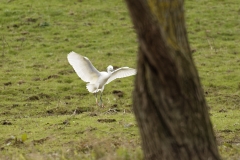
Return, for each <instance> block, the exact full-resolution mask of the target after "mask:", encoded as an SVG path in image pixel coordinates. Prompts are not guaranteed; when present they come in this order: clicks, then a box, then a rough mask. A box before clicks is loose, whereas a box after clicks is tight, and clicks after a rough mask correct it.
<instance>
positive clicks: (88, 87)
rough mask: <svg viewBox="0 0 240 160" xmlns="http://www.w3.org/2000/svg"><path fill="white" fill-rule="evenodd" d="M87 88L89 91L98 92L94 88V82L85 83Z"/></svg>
mask: <svg viewBox="0 0 240 160" xmlns="http://www.w3.org/2000/svg"><path fill="white" fill-rule="evenodd" d="M87 90H88V91H89V92H91V93H96V92H98V89H97V88H96V85H95V84H91V83H88V84H87Z"/></svg>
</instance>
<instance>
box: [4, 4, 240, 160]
mask: <svg viewBox="0 0 240 160" xmlns="http://www.w3.org/2000/svg"><path fill="white" fill-rule="evenodd" d="M239 4H240V3H239V2H238V0H228V1H226V0H221V1H220V0H201V1H193V0H186V1H185V13H186V25H187V31H188V37H189V42H190V45H191V48H192V54H193V57H194V61H195V64H196V66H197V68H198V71H199V75H200V78H201V82H202V86H203V89H204V91H205V96H206V99H207V102H208V105H209V112H210V115H211V120H212V123H213V128H214V131H215V135H216V138H217V142H218V147H219V151H220V153H221V155H222V157H223V159H239V158H240V154H239V153H240V143H239V142H240V136H239V135H240V119H239V117H240V110H239V109H240V96H239V95H240V69H239V65H240V38H239V37H240V30H239V28H240V23H239V19H240V8H239V6H240V5H239ZM0 40H1V42H0V48H1V50H0V75H1V79H0V99H1V102H0V125H1V131H0V133H1V134H0V159H36V158H37V159H100V158H102V159H123V160H127V159H129V160H130V159H142V152H141V142H140V137H139V133H138V126H137V123H136V121H135V118H134V115H133V112H132V100H131V96H132V90H133V85H134V84H133V79H134V77H128V78H125V79H121V80H115V81H113V82H111V83H110V84H108V85H107V86H106V87H105V91H104V94H103V101H104V105H105V108H99V107H97V106H96V104H95V98H94V96H93V95H92V94H90V93H88V91H87V89H86V84H85V83H84V82H83V81H81V80H80V79H79V78H78V77H77V75H76V74H75V73H74V71H73V69H72V67H71V66H70V65H69V64H68V62H67V58H66V57H67V54H68V53H69V52H71V51H75V52H77V53H80V54H82V55H84V56H86V57H88V58H89V59H90V60H91V61H92V63H93V64H94V66H96V68H97V69H99V70H100V71H103V70H106V68H107V66H108V65H110V64H111V65H113V66H114V67H121V66H128V67H132V68H135V66H136V56H137V54H136V53H137V40H136V35H135V32H134V29H133V25H132V24H131V21H130V17H129V15H128V11H127V8H126V6H125V4H124V2H123V1H116V0H110V1H108V2H107V3H106V2H105V1H103V0H88V1H86V0H71V1H66V2H65V1H59V0H48V1H31V0H21V1H20V0H2V1H1V3H0ZM75 110H76V112H75V114H74V111H75Z"/></svg>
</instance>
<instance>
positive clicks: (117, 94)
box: [112, 90, 123, 97]
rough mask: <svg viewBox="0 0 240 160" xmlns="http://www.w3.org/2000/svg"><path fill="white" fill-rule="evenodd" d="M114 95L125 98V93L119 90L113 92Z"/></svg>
mask: <svg viewBox="0 0 240 160" xmlns="http://www.w3.org/2000/svg"><path fill="white" fill-rule="evenodd" d="M112 93H113V94H114V95H116V96H118V97H123V92H122V91H119V90H113V91H112Z"/></svg>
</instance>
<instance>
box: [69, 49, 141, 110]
mask: <svg viewBox="0 0 240 160" xmlns="http://www.w3.org/2000/svg"><path fill="white" fill-rule="evenodd" d="M67 59H68V62H69V63H70V65H71V66H72V67H73V69H74V70H75V72H76V73H77V75H78V76H79V77H80V78H81V79H82V80H83V81H84V82H88V83H87V90H88V91H89V92H91V93H94V95H95V98H96V104H97V105H99V106H102V107H104V105H103V103H102V92H103V90H104V86H105V85H106V84H108V83H110V82H112V81H113V80H115V79H117V78H124V77H128V76H132V75H135V74H136V73H137V71H136V69H133V68H129V67H121V68H118V69H116V70H114V69H113V66H111V65H109V66H108V67H107V72H99V71H98V70H97V69H96V68H95V67H94V66H93V65H92V63H91V61H90V60H89V59H88V58H87V57H84V56H82V55H80V54H77V53H75V52H73V51H72V52H70V53H69V54H68V56H67ZM99 91H101V95H100V103H99V104H98V100H97V92H99Z"/></svg>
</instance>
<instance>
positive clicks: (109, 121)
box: [97, 119, 116, 123]
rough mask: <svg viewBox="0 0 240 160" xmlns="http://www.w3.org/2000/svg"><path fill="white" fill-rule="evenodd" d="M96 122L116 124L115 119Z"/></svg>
mask: <svg viewBox="0 0 240 160" xmlns="http://www.w3.org/2000/svg"><path fill="white" fill-rule="evenodd" d="M97 121H98V122H100V123H112V122H116V119H98V120H97Z"/></svg>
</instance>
